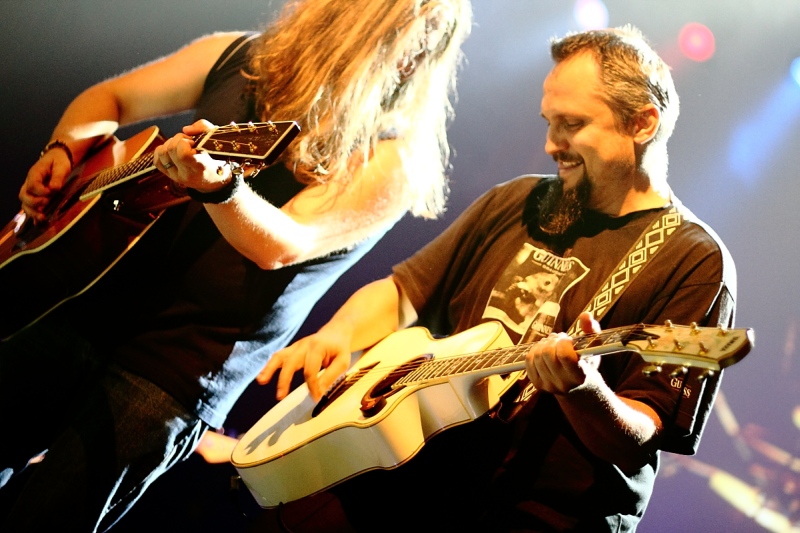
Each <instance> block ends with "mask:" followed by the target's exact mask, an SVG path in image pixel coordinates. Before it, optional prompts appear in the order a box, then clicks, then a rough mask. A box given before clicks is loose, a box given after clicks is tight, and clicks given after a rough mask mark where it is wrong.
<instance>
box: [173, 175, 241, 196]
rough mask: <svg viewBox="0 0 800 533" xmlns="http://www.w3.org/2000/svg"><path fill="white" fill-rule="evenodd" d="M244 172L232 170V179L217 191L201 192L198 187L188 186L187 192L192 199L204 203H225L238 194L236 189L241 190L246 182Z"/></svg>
mask: <svg viewBox="0 0 800 533" xmlns="http://www.w3.org/2000/svg"><path fill="white" fill-rule="evenodd" d="M242 174H243V173H242V172H236V171H235V170H234V171H232V172H231V180H230V181H229V182H228V183H226V184H225V185H223V186H222V187H221V188H219V189H217V190H216V191H211V192H201V191H198V190H197V189H192V188H191V187H186V193H187V194H188V195H189V198H191V199H192V200H196V201H198V202H201V203H204V204H224V203H225V202H227V201H228V200H230V199H231V198H233V195H234V194H236V191H238V190H239V187H240V186H241V185H242V183H243V182H244V178H243V176H242Z"/></svg>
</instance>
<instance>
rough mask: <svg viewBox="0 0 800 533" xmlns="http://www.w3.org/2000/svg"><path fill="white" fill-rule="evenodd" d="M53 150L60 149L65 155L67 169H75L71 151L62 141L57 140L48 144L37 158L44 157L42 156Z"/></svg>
mask: <svg viewBox="0 0 800 533" xmlns="http://www.w3.org/2000/svg"><path fill="white" fill-rule="evenodd" d="M53 148H61V149H62V150H64V153H65V154H67V159H69V168H74V167H75V161H73V159H72V150H70V149H69V146H67V144H66V143H65V142H64V141H59V140H58V139H53V140H52V141H50V142H49V143H47V144H46V145H45V147H44V148H42V153H40V154H39V158H42V157H44V154H46V153H47V152H49V151H50V150H52V149H53Z"/></svg>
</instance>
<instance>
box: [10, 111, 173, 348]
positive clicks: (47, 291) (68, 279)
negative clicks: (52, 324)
mask: <svg viewBox="0 0 800 533" xmlns="http://www.w3.org/2000/svg"><path fill="white" fill-rule="evenodd" d="M161 142H162V140H161V138H160V137H159V135H158V129H157V128H155V127H152V128H150V129H147V130H144V131H142V132H140V133H138V134H137V135H135V136H133V137H131V138H130V139H128V140H126V141H120V140H118V139H112V140H110V141H109V142H107V143H105V144H104V145H103V146H101V147H100V149H99V150H98V151H96V152H95V153H94V154H93V155H92V156H91V157H89V158H88V159H86V160H85V162H84V163H82V164H81V165H80V166H78V167H77V168H76V169H75V170H74V171H73V173H72V175H71V176H70V179H69V182H68V184H67V186H66V187H65V188H64V189H63V190H62V192H61V193H60V194H59V195H58V197H56V198H54V202H55V205H54V206H53V208H52V210H51V211H50V213H49V216H48V218H47V220H46V221H45V222H44V223H42V224H38V225H36V226H34V225H33V224H32V223H30V221H28V223H24V222H23V223H22V224H20V221H19V219H20V218H24V215H17V217H15V219H14V220H12V221H11V222H10V223H9V224H7V225H6V226H5V228H3V230H2V233H0V284H2V286H3V287H4V292H6V295H7V296H6V298H4V300H5V301H6V302H7V303H11V302H13V305H9V306H7V308H6V312H5V313H4V315H5V316H4V318H3V321H2V324H0V337H2V338H7V337H9V336H10V335H12V334H13V333H15V332H16V331H18V330H20V329H22V328H23V327H25V326H26V325H28V324H30V323H32V322H34V321H36V320H37V319H38V318H40V317H41V316H44V315H45V314H47V313H49V312H50V311H52V310H53V309H54V308H55V307H57V306H58V305H60V304H61V303H62V302H64V301H66V300H68V299H70V298H73V297H75V296H77V295H79V294H81V293H82V292H84V291H86V290H87V289H88V288H89V287H91V286H92V285H93V284H94V283H95V282H96V281H97V280H98V279H99V278H100V277H101V276H102V275H103V274H104V273H105V272H106V271H108V270H109V269H110V268H111V267H112V266H113V265H114V264H116V262H117V261H119V259H120V258H121V257H122V256H123V255H124V254H125V253H126V252H127V251H128V250H129V249H130V248H131V247H132V246H133V245H134V244H135V243H136V242H137V241H138V239H139V238H140V237H141V236H142V235H143V234H144V232H145V231H147V229H149V227H150V226H151V225H152V224H153V222H155V220H156V219H157V218H158V217H159V215H160V214H161V211H156V212H141V211H130V210H126V211H125V212H122V211H115V210H114V202H113V200H111V201H110V198H108V197H106V196H104V195H95V196H93V197H91V198H89V199H87V200H81V199H80V194H81V191H83V189H84V188H85V186H86V184H87V183H90V182H91V181H92V180H93V179H94V177H95V175H96V174H97V173H98V172H100V171H102V170H105V169H107V168H111V167H114V166H117V165H119V164H121V163H125V162H127V161H130V160H132V159H134V158H137V157H139V156H141V155H142V154H143V153H146V152H151V151H152V150H153V149H155V147H156V146H158V145H159V144H160V143H161ZM164 179H167V178H164ZM167 180H168V179H167ZM20 225H22V227H21V228H20V227H19V226H20Z"/></svg>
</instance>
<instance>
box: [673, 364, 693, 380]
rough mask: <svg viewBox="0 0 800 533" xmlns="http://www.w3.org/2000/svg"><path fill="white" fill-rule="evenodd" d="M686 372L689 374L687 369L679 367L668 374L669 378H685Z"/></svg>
mask: <svg viewBox="0 0 800 533" xmlns="http://www.w3.org/2000/svg"><path fill="white" fill-rule="evenodd" d="M687 372H689V369H688V368H686V367H685V366H679V367H678V368H676V369H675V370H673V371H672V372H670V373H669V377H671V378H679V377H682V376H685V375H686V373H687Z"/></svg>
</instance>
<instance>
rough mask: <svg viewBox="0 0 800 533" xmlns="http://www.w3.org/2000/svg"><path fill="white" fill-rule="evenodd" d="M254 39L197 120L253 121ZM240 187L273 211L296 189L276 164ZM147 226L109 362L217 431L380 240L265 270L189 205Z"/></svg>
mask: <svg viewBox="0 0 800 533" xmlns="http://www.w3.org/2000/svg"><path fill="white" fill-rule="evenodd" d="M256 37H257V34H246V35H244V36H242V37H241V38H239V39H237V40H236V41H235V42H234V43H232V44H231V45H230V47H229V48H228V49H227V50H226V51H225V52H224V53H223V54H222V55H221V56H220V58H219V59H218V61H217V63H216V64H215V65H214V67H213V68H212V70H211V72H210V73H209V76H208V79H207V80H206V83H205V86H204V90H203V94H202V96H201V98H200V102H199V103H198V105H197V107H196V119H201V118H204V119H207V120H209V121H211V122H212V123H214V124H217V125H223V124H227V123H230V122H247V121H259V119H260V117H258V116H256V113H255V105H254V101H253V93H252V92H251V91H249V90H248V82H247V79H246V78H245V77H244V76H243V75H242V71H243V70H245V69H246V68H247V56H248V50H249V45H250V43H251V42H252V40H253V39H254V38H256ZM294 118H295V117H270V119H272V120H276V121H278V120H294ZM247 183H248V185H249V186H250V187H251V188H253V190H255V191H256V192H258V193H259V194H260V195H261V196H263V197H264V198H265V199H267V200H268V201H269V202H270V203H272V204H273V205H276V206H281V205H283V204H284V203H285V202H286V201H288V200H289V199H290V198H292V197H293V196H294V195H295V194H297V193H298V192H299V191H300V190H301V189H302V188H303V184H301V183H299V182H298V181H297V180H295V178H294V175H293V174H292V173H291V172H290V171H289V170H288V169H287V168H286V167H285V166H284V165H283V164H276V165H273V166H271V167H269V168H267V169H265V170H263V171H262V172H261V173H260V174H259V175H258V176H256V177H255V178H253V179H251V180H248V181H247ZM154 229H157V230H159V232H160V233H159V235H158V236H157V237H156V236H154V237H152V238H151V241H153V242H154V243H156V244H152V243H151V244H150V246H149V248H150V249H149V253H148V257H147V260H146V261H145V262H146V263H147V268H146V272H141V273H140V275H139V276H138V278H137V280H136V286H137V287H139V288H140V289H141V290H137V293H138V294H136V295H135V297H136V298H138V299H139V302H138V306H135V307H136V309H137V316H135V317H130V318H129V326H133V327H128V331H129V333H126V334H125V335H123V336H122V339H124V340H123V342H122V343H121V344H118V345H117V346H116V347H115V348H114V351H115V355H116V360H117V362H118V363H119V364H120V365H122V366H123V367H125V368H127V369H129V370H130V371H132V372H134V373H136V374H139V375H141V376H143V377H145V378H147V379H148V380H150V381H152V382H154V383H156V384H157V385H159V386H160V387H161V388H163V389H164V390H165V391H167V392H168V393H170V394H171V395H172V396H174V397H175V398H176V399H177V400H178V401H180V402H181V403H183V404H184V405H185V406H186V407H187V408H189V409H190V410H192V411H193V412H195V413H196V414H197V415H198V416H199V417H200V418H201V419H202V420H204V421H205V422H207V423H208V424H210V425H212V426H215V427H216V426H220V425H221V424H222V422H223V421H224V419H225V417H226V415H227V413H228V412H229V411H230V409H231V407H232V406H233V404H234V402H235V401H236V399H237V398H238V397H239V396H240V395H241V393H242V392H243V391H244V389H245V388H246V387H247V386H248V385H249V384H250V383H251V382H252V381H253V380H254V379H255V376H256V375H257V373H258V372H259V371H260V370H261V369H262V368H263V366H264V364H266V362H267V361H268V359H269V357H270V356H271V355H272V353H273V352H275V351H276V350H279V349H281V348H283V347H284V346H286V345H287V344H288V343H289V342H290V341H291V339H292V338H293V337H294V335H295V334H296V333H297V331H298V329H299V328H300V326H301V325H302V323H303V321H304V320H305V319H306V317H307V316H308V313H309V312H310V311H311V308H312V307H313V305H314V304H315V303H316V302H317V301H318V300H319V298H321V297H322V295H323V294H324V293H325V292H326V291H327V290H328V289H329V288H330V286H331V285H332V284H333V283H334V282H335V281H336V280H337V279H338V278H339V276H340V275H341V274H342V273H344V272H345V271H346V270H347V269H348V268H349V267H350V266H352V265H353V264H354V263H355V262H356V261H358V259H360V258H361V257H362V256H363V255H364V254H365V253H366V252H367V251H369V250H370V249H371V248H372V246H373V245H374V244H375V242H377V241H378V240H379V239H380V237H381V236H382V234H379V235H375V236H373V237H372V238H370V239H369V240H367V241H365V242H361V243H359V244H358V245H356V246H355V247H353V248H352V249H349V250H343V251H340V252H337V253H333V254H330V255H329V256H326V257H322V258H318V259H315V260H312V261H308V262H305V263H302V264H298V265H292V266H288V267H285V268H281V269H278V270H271V271H267V270H262V269H260V268H259V267H258V266H257V265H256V264H255V263H253V262H252V261H250V260H248V259H246V258H245V257H243V256H242V255H241V254H239V253H238V252H237V251H236V250H235V249H234V248H233V247H232V246H231V245H230V244H228V242H227V241H225V239H223V238H222V236H221V235H220V233H219V231H218V230H217V228H216V227H215V226H214V224H213V222H212V221H211V219H210V217H209V216H208V214H207V213H206V211H205V210H204V209H203V208H202V206H201V205H199V204H197V203H195V202H189V203H188V204H185V205H183V206H178V207H175V208H171V209H169V210H168V211H167V213H165V215H164V216H163V217H162V220H159V221H158V222H157V223H156V225H155V227H154ZM387 229H388V228H387ZM151 231H153V230H151ZM384 233H385V232H384ZM144 248H147V247H146V246H144V247H143V249H144ZM154 249H155V250H157V251H158V252H157V253H153V250H154ZM140 255H141V252H140ZM144 280H147V281H144ZM127 307H128V308H129V309H133V308H134V306H127ZM115 344H116V342H115Z"/></svg>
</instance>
